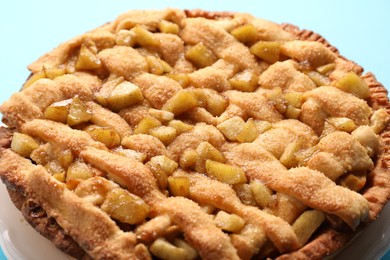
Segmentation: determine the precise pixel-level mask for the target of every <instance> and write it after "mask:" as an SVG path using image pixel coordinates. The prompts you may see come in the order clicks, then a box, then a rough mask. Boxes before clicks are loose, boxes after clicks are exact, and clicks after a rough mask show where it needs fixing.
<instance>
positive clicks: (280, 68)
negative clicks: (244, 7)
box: [0, 9, 390, 259]
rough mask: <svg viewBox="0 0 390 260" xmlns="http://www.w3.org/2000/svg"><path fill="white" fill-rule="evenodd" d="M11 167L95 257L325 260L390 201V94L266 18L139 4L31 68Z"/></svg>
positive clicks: (5, 171) (6, 113)
mask: <svg viewBox="0 0 390 260" xmlns="http://www.w3.org/2000/svg"><path fill="white" fill-rule="evenodd" d="M28 68H29V69H30V71H31V73H32V74H31V76H30V78H29V79H28V80H27V81H26V83H25V84H24V86H23V88H22V89H21V90H20V91H19V92H18V93H16V94H14V95H13V96H12V97H11V98H10V99H9V100H8V101H6V102H5V103H4V104H2V105H1V107H0V111H1V112H2V114H3V122H4V123H5V124H6V125H7V126H8V127H3V128H1V131H0V147H1V150H0V151H1V157H0V176H1V179H2V181H3V182H4V183H5V184H6V186H7V189H8V191H9V194H10V197H11V199H12V201H13V202H14V204H15V206H16V207H17V208H19V209H20V210H21V212H22V214H23V216H24V217H25V218H26V220H27V221H28V222H29V223H30V224H31V225H32V226H34V227H35V229H36V230H37V231H39V232H40V233H41V234H42V235H44V236H45V237H47V238H48V239H50V240H52V241H53V243H54V244H55V245H56V246H57V247H58V248H59V249H61V250H62V251H64V252H65V253H67V254H69V255H71V256H73V257H75V258H78V259H90V258H92V259H154V258H155V259H218V258H220V259H252V258H255V259H262V258H267V257H270V258H278V259H288V258H292V257H294V258H298V259H320V258H323V257H325V256H327V255H330V254H331V253H333V252H334V251H336V250H338V249H340V248H341V247H342V246H343V245H345V244H346V243H347V241H348V240H349V239H351V238H352V237H353V236H354V234H355V233H356V232H358V231H359V229H361V228H364V227H365V226H366V225H367V224H368V223H369V222H371V221H373V220H375V219H376V218H377V216H378V214H379V213H380V211H381V209H382V208H383V206H384V205H385V203H386V202H387V201H388V199H389V197H390V183H389V177H388V173H387V163H388V158H389V150H388V149H389V145H390V140H389V133H388V122H389V120H390V116H389V114H388V111H389V102H388V98H387V91H386V90H385V88H384V87H383V86H382V85H381V84H380V83H378V82H377V81H376V79H375V77H374V76H373V74H371V73H366V74H363V69H362V68H361V67H360V66H359V65H357V64H355V63H354V62H351V61H349V60H346V59H345V58H344V57H342V56H340V55H339V53H338V51H337V49H336V48H335V47H333V46H331V45H330V44H329V43H328V42H326V40H325V39H324V38H322V37H321V36H319V35H318V34H315V33H313V32H310V31H305V30H300V29H298V28H297V27H295V26H293V25H289V24H284V25H278V24H274V23H272V22H269V21H265V20H262V19H259V18H254V17H252V16H251V15H249V14H241V13H227V12H223V13H214V12H205V11H200V10H193V11H181V10H175V9H166V10H161V11H129V12H127V13H124V14H123V15H120V16H119V17H118V18H117V19H116V20H115V21H113V22H110V23H108V24H106V25H104V26H102V27H99V28H97V29H95V30H92V31H90V32H88V33H85V34H83V35H81V36H78V37H76V38H73V39H71V40H69V41H68V42H66V43H63V44H61V45H60V46H59V47H58V48H56V49H54V50H53V51H51V52H49V53H47V54H45V55H44V56H42V57H41V58H40V59H39V60H37V61H36V62H34V63H33V64H31V65H30V66H29V67H28Z"/></svg>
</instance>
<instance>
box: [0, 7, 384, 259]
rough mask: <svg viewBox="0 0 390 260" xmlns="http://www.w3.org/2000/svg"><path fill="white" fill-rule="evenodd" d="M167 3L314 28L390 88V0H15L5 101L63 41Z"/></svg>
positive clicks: (1, 36) (7, 24) (5, 48)
mask: <svg viewBox="0 0 390 260" xmlns="http://www.w3.org/2000/svg"><path fill="white" fill-rule="evenodd" d="M164 7H178V8H187V9H193V8H202V9H207V10H220V11H222V10H228V11H240V12H249V13H252V14H253V15H255V16H257V17H261V18H264V19H268V20H272V21H275V22H279V23H280V22H289V23H293V24H295V25H298V26H300V27H301V28H305V29H310V30H313V31H315V32H317V33H320V34H321V35H323V36H324V37H325V38H326V39H327V40H328V41H329V42H330V43H331V44H333V45H335V46H337V47H338V49H339V51H340V52H341V54H342V55H343V56H345V57H346V58H348V59H352V60H354V61H356V62H357V63H358V64H360V65H362V66H363V67H364V68H365V70H366V71H372V72H374V73H375V75H376V76H377V79H378V80H379V81H380V82H382V83H383V84H384V85H385V86H387V87H388V89H389V88H390V66H389V63H390V51H389V47H390V43H389V42H390V29H389V26H390V1H386V0H377V1H373V0H371V1H363V0H354V1H342V0H337V1H336V0H325V1H309V0H305V1H303V0H301V1H287V0H286V1H281V0H279V1H277V0H267V1H253V0H252V1H249V0H236V1H226V0H225V1H222V0H219V1H212V0H208V1H204V0H201V1H185V0H182V1H176V0H175V1H173V0H171V1H169V0H165V1H146V0H143V1H142V0H141V1H125V0H111V1H104V0H94V1H93V0H63V1H58V2H57V1H43V0H35V1H21V0H19V1H18V0H9V1H2V4H1V7H0V8H1V9H0V103H2V102H3V101H4V100H6V99H8V97H9V96H10V95H11V93H13V92H15V91H17V90H19V89H20V87H21V85H22V83H23V82H24V81H25V79H26V78H27V77H28V75H29V72H28V71H27V69H26V66H27V65H28V64H30V63H31V62H32V61H34V60H35V59H37V58H38V57H39V56H40V55H42V54H44V53H45V52H47V51H48V50H51V49H52V48H54V47H56V46H57V45H58V44H59V43H61V42H63V41H66V40H68V39H70V38H72V37H73V36H76V35H78V34H81V33H83V32H85V31H87V30H90V29H92V28H95V27H97V26H99V25H101V24H104V23H105V22H107V21H111V20H113V19H114V18H115V17H116V16H117V15H118V14H120V13H122V12H124V11H126V10H128V9H161V8H164ZM1 258H2V256H1V253H0V259H1ZM387 259H390V254H389V258H387Z"/></svg>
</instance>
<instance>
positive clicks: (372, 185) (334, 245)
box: [277, 24, 390, 259]
mask: <svg viewBox="0 0 390 260" xmlns="http://www.w3.org/2000/svg"><path fill="white" fill-rule="evenodd" d="M282 27H283V29H284V30H286V31H287V32H290V33H292V34H294V35H295V36H296V37H297V38H298V39H299V40H309V41H318V42H321V43H323V44H324V45H325V46H327V47H328V48H329V49H330V50H332V51H333V52H334V53H335V54H337V55H338V56H339V57H341V58H343V59H345V58H344V57H342V56H340V54H339V52H338V50H337V48H335V47H333V46H332V45H330V43H329V42H328V41H327V40H326V39H325V38H323V37H322V36H321V35H319V34H317V33H315V32H313V31H310V30H300V29H299V28H298V27H297V26H294V25H291V24H282ZM345 60H346V59H345ZM349 62H351V63H352V64H353V65H354V66H357V67H358V68H360V73H362V72H363V68H361V67H360V66H358V65H357V64H355V63H354V62H352V61H349ZM362 78H363V79H364V80H365V82H366V83H367V84H368V86H369V87H370V91H371V97H370V99H369V101H368V102H369V103H370V105H371V106H372V107H373V108H374V109H379V108H385V109H386V110H387V112H388V113H390V102H389V98H388V91H387V90H386V88H385V87H384V86H383V85H382V84H381V83H379V82H378V81H377V79H376V78H375V76H374V75H373V74H372V73H371V72H368V73H366V74H364V75H363V76H362ZM380 139H381V148H382V149H381V153H380V154H379V155H378V156H377V160H376V163H375V168H374V169H373V171H372V172H371V173H370V174H369V175H368V184H367V186H368V187H367V188H366V189H365V190H364V191H363V192H362V194H363V196H364V197H365V198H366V199H367V201H368V203H369V207H370V211H369V222H372V221H374V220H375V219H376V218H377V217H378V216H379V213H380V212H381V211H382V209H383V207H384V206H385V204H386V203H387V201H388V200H389V199H390V185H389V183H390V179H389V175H388V172H387V170H388V164H389V163H390V126H387V127H386V129H384V130H383V131H382V133H381V134H380ZM366 226H367V225H363V226H361V227H360V229H363V228H365V227H366ZM353 236H354V233H341V232H338V231H335V230H333V229H329V230H327V231H325V232H324V233H322V234H321V235H319V236H318V237H317V238H316V239H314V240H313V241H311V242H310V243H308V244H306V245H305V246H304V247H302V248H300V249H299V250H297V251H295V252H293V253H290V254H284V255H282V256H280V257H278V258H277V259H290V258H294V259H308V258H309V259H321V258H323V257H325V256H327V255H330V254H332V253H334V252H335V251H337V250H339V249H340V248H342V247H343V246H345V245H346V244H347V242H348V241H349V240H350V239H351V238H352V237H353Z"/></svg>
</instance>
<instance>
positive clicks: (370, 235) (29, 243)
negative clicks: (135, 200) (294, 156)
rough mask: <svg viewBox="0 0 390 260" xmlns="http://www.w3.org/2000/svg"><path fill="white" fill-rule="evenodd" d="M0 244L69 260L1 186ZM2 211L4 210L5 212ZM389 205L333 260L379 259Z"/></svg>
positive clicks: (17, 253) (33, 257)
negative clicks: (41, 234)
mask: <svg viewBox="0 0 390 260" xmlns="http://www.w3.org/2000/svg"><path fill="white" fill-rule="evenodd" d="M0 205H1V207H2V210H1V211H0V233H1V234H0V244H1V248H2V249H3V251H4V254H5V255H6V257H7V258H8V259H12V260H27V259H28V260H41V259H42V256H44V257H45V259H56V260H66V259H67V260H69V259H71V258H70V257H69V256H67V255H65V254H63V253H62V252H61V251H59V250H58V249H56V248H55V247H54V245H53V244H52V243H51V242H50V241H48V240H47V239H45V238H44V237H42V236H40V235H39V234H38V233H37V232H36V231H35V230H34V229H33V228H32V227H31V226H30V225H29V224H28V223H27V222H26V221H25V220H24V219H23V217H22V215H21V213H20V212H19V211H18V210H17V209H16V208H15V206H14V205H13V204H12V202H11V200H10V199H9V196H8V192H7V190H6V188H5V185H4V184H2V183H1V184H0ZM5 209H6V210H5ZM389 219H390V204H387V206H386V207H385V208H384V210H383V211H382V214H381V216H380V217H379V218H378V219H377V220H376V221H375V222H374V223H372V224H370V225H369V226H368V228H366V229H365V230H363V231H362V232H361V233H360V234H359V236H358V237H357V238H356V239H355V240H354V241H353V243H351V244H350V245H349V246H347V247H346V248H345V249H344V250H343V251H342V252H340V254H338V255H337V257H336V258H334V259H354V260H360V259H361V260H363V259H380V257H381V256H382V255H383V254H385V253H386V251H387V250H388V249H389V248H390V244H389V241H390V222H389V221H388V220H389Z"/></svg>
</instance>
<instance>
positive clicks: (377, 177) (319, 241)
mask: <svg viewBox="0 0 390 260" xmlns="http://www.w3.org/2000/svg"><path fill="white" fill-rule="evenodd" d="M185 13H186V15H187V17H204V18H207V19H221V18H224V17H232V16H233V15H234V13H233V12H207V11H204V10H185ZM282 28H283V29H284V30H285V31H287V32H289V33H292V34H293V35H295V36H296V37H297V38H298V39H300V40H309V41H317V42H321V43H323V44H324V45H325V46H327V47H328V48H329V49H330V50H332V51H333V52H334V53H336V54H337V55H339V56H340V54H339V52H338V50H337V48H335V47H334V46H332V45H330V44H329V43H328V42H327V41H326V39H325V38H323V37H322V36H321V35H319V34H317V33H314V32H312V31H310V30H300V29H299V28H298V27H297V26H294V25H291V24H282ZM340 57H341V56H340ZM341 58H343V57H341ZM343 59H345V58H343ZM349 62H351V61H349ZM351 63H352V64H353V65H354V66H356V67H357V68H358V70H359V71H360V73H362V72H363V69H362V68H361V67H360V66H358V65H357V64H355V63H353V62H351ZM362 78H363V79H364V80H365V81H366V83H367V84H368V85H369V87H370V89H371V98H370V100H369V102H370V105H371V106H372V107H373V108H374V109H379V108H386V109H387V111H388V112H389V113H390V103H389V99H388V96H387V90H386V89H385V88H384V86H383V85H382V84H381V83H379V82H378V81H377V80H376V78H375V76H374V75H373V74H372V73H366V74H365V75H363V76H362ZM7 140H8V141H7ZM9 141H10V139H9V131H8V130H7V131H5V130H4V129H1V130H0V147H7V144H8V145H9ZM381 141H382V148H383V149H382V153H381V154H379V155H378V158H377V161H376V165H375V169H374V170H373V171H372V172H371V173H370V175H369V182H368V186H370V187H368V188H366V189H365V190H364V192H363V195H364V197H365V198H366V199H367V200H368V201H369V205H370V215H369V221H373V220H375V219H376V218H377V216H378V215H379V213H380V212H381V210H382V209H383V207H384V205H385V204H386V202H387V201H388V200H389V199H390V186H389V184H388V183H389V181H390V180H389V177H388V174H387V172H386V171H387V169H388V165H387V164H388V163H389V162H390V151H389V149H390V127H387V128H386V129H385V130H384V131H383V132H382V133H381ZM6 185H7V189H8V191H9V193H10V197H11V198H12V201H13V202H14V204H15V206H16V207H18V208H19V209H21V211H22V213H23V215H24V217H25V218H26V219H27V221H28V222H29V224H30V225H32V226H33V227H34V228H35V229H36V230H37V231H38V232H39V233H41V234H42V235H44V236H45V237H47V238H48V239H49V240H51V241H52V242H53V243H54V244H55V245H56V246H57V247H58V248H59V249H60V250H62V251H64V252H65V253H67V254H70V255H72V256H73V257H76V258H79V259H80V258H83V257H85V256H86V254H85V252H84V251H83V250H82V249H81V248H78V249H77V246H76V248H72V250H74V252H71V250H67V249H66V246H61V245H64V244H67V243H70V241H68V239H69V238H70V237H69V236H68V237H67V238H65V237H64V238H63V239H62V240H61V239H59V238H58V236H57V237H56V236H53V235H47V234H50V233H53V232H52V231H50V230H49V228H50V226H52V227H53V226H55V225H57V226H56V228H55V230H56V232H55V233H56V234H57V233H62V234H63V235H64V236H66V234H64V231H63V229H62V228H61V227H60V226H59V225H58V224H57V223H56V222H55V220H54V219H52V218H50V217H49V216H47V215H46V213H45V212H42V211H41V210H43V209H42V208H40V207H39V205H37V204H34V206H36V207H37V208H40V209H39V210H40V213H39V214H40V215H41V218H40V220H35V219H33V218H31V219H29V214H25V212H23V207H25V208H26V207H27V205H28V204H30V205H32V204H31V203H34V202H32V201H29V200H28V199H26V198H25V197H24V196H23V193H22V191H21V190H14V189H13V187H12V184H11V183H7V184H6ZM373 185H375V186H373ZM21 207H22V208H21ZM25 211H26V212H29V211H28V209H27V210H25ZM30 216H31V214H30ZM53 221H54V222H55V223H53ZM39 223H50V224H51V225H42V224H39ZM364 227H365V226H363V227H361V228H364ZM45 234H46V235H45ZM353 236H354V233H341V232H338V231H335V230H333V229H327V230H326V231H325V232H324V233H322V234H320V235H319V236H318V237H316V238H315V239H314V240H313V241H311V242H310V243H309V244H307V245H305V246H304V247H302V248H301V249H299V250H297V251H295V252H293V253H290V254H284V255H282V256H279V257H278V258H277V259H290V258H294V259H308V258H310V259H321V258H323V257H324V256H327V255H330V254H332V253H333V252H335V251H337V250H338V249H340V248H342V247H343V246H344V245H345V244H346V243H347V242H348V241H349V240H350V239H351V238H352V237H353ZM56 239H57V240H56ZM70 239H71V238H70ZM64 241H65V242H64Z"/></svg>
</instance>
